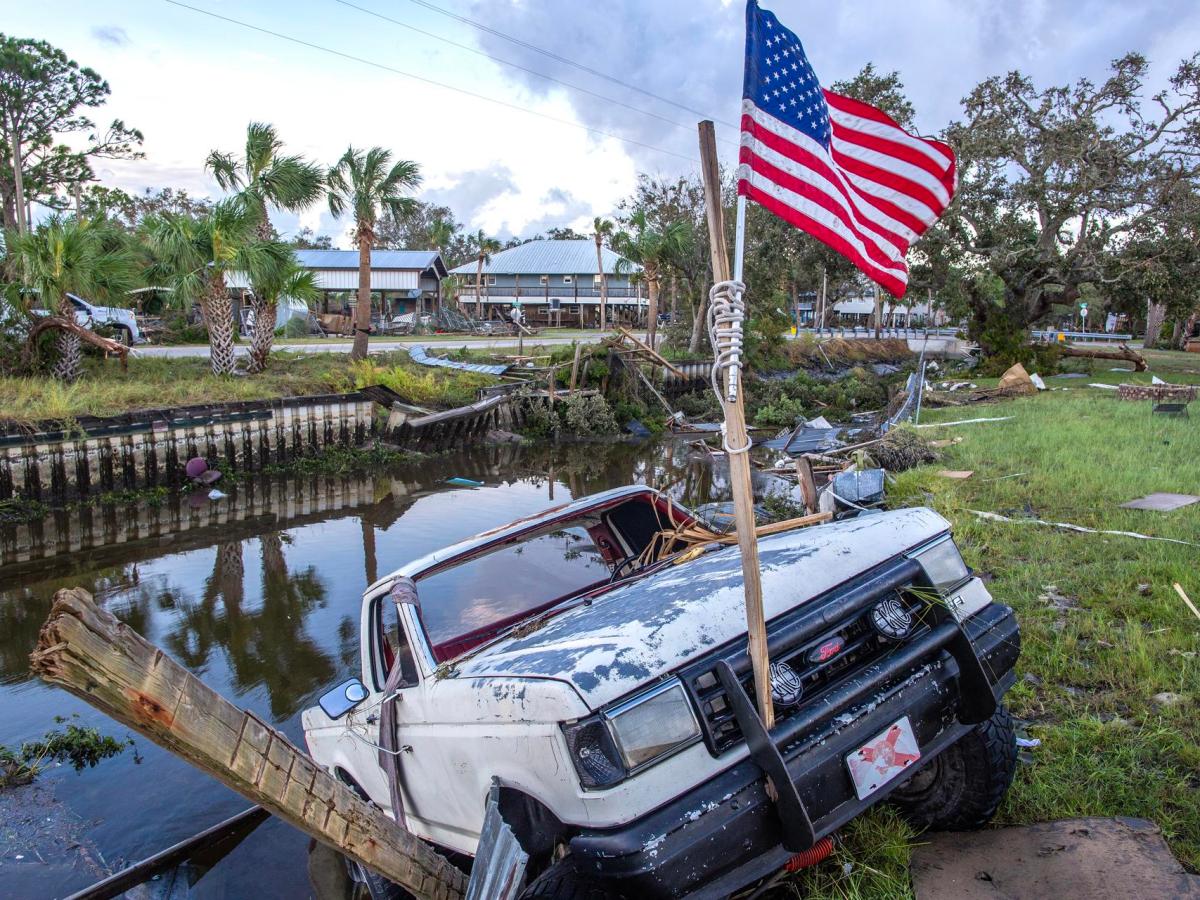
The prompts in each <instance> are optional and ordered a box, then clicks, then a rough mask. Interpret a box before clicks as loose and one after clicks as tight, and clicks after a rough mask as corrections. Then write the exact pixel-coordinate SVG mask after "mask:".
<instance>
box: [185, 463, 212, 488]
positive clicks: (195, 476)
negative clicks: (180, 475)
mask: <svg viewBox="0 0 1200 900" xmlns="http://www.w3.org/2000/svg"><path fill="white" fill-rule="evenodd" d="M183 472H184V474H185V475H187V477H188V479H189V480H190V481H191V482H192V484H199V485H205V484H212V483H213V482H215V481H218V480H219V479H220V477H221V472H220V470H219V469H210V468H209V467H208V460H206V459H204V458H203V457H201V456H194V457H192V458H191V459H189V460H188V461H187V465H185V466H184V467H183Z"/></svg>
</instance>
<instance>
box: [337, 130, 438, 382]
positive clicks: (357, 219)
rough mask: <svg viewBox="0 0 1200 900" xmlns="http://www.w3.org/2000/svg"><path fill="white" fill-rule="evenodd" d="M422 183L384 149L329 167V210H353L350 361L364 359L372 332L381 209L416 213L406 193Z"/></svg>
mask: <svg viewBox="0 0 1200 900" xmlns="http://www.w3.org/2000/svg"><path fill="white" fill-rule="evenodd" d="M420 183H421V172H420V167H419V166H418V165H417V164H416V163H415V162H410V161H409V160H406V159H402V160H399V161H398V162H396V163H394V164H393V163H392V151H390V150H385V149H383V148H382V147H372V148H371V149H370V150H366V151H363V150H355V149H354V148H353V147H351V148H350V149H348V150H347V151H346V153H345V154H344V155H343V156H342V158H341V159H339V160H338V162H337V165H335V166H334V167H333V168H332V169H330V170H329V174H328V175H327V176H326V178H325V184H326V187H327V188H328V192H329V211H330V212H331V213H332V214H333V215H334V217H335V218H337V217H340V216H341V215H342V213H344V212H345V211H346V210H347V209H349V210H351V211H352V212H353V213H354V241H355V243H356V244H358V304H357V306H356V307H355V309H354V347H353V348H352V349H351V351H350V359H352V360H355V359H366V356H367V335H368V334H369V333H370V331H371V248H372V247H374V246H375V224H376V223H377V222H378V221H379V216H380V215H381V213H382V211H384V210H387V211H388V212H390V213H391V214H392V215H393V216H402V215H405V214H407V213H410V212H412V210H413V208H414V204H415V201H414V200H413V199H412V198H411V197H405V196H403V192H405V191H407V190H411V189H413V188H415V187H417V185H419V184H420Z"/></svg>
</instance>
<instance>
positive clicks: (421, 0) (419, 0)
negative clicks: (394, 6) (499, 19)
mask: <svg viewBox="0 0 1200 900" xmlns="http://www.w3.org/2000/svg"><path fill="white" fill-rule="evenodd" d="M411 2H412V3H415V4H417V5H418V6H423V7H425V8H426V9H428V10H431V11H432V12H435V13H439V14H441V15H443V16H448V17H450V18H451V19H455V20H456V21H459V22H462V23H463V24H464V25H470V26H471V27H472V28H478V29H479V30H480V31H485V32H487V33H488V34H491V35H495V36H496V37H498V38H502V39H503V40H506V41H509V42H511V43H513V44H516V45H517V46H519V47H524V48H525V49H526V50H532V51H533V52H534V53H540V54H542V56H546V57H549V58H550V59H553V60H555V61H556V62H560V63H563V64H564V65H568V66H574V67H575V68H576V69H579V70H580V71H583V72H587V73H588V74H589V75H595V76H596V77H597V78H603V79H604V80H605V81H611V82H612V83H613V84H619V85H620V86H621V87H623V88H628V89H629V90H631V91H637V92H638V93H639V94H645V95H646V96H647V97H653V98H654V99H655V100H658V101H660V102H662V103H666V104H668V105H669V106H675V107H678V108H679V109H682V110H684V111H685V112H690V113H691V114H692V115H694V116H699V117H700V118H702V119H711V118H713V117H712V116H710V115H708V114H707V113H703V112H701V111H700V110H698V109H692V107H690V106H686V105H684V104H683V103H680V102H679V101H677V100H672V99H670V98H669V97H664V96H662V95H661V94H656V93H654V92H653V91H648V90H646V89H645V88H640V87H638V86H637V85H636V84H630V83H629V82H627V81H622V80H621V79H620V78H617V77H616V76H615V75H609V74H608V73H607V72H601V71H600V70H599V69H593V68H592V67H591V66H585V65H584V64H583V63H581V62H576V61H575V60H573V59H568V58H567V57H565V56H560V55H559V54H557V53H555V52H554V51H552V50H547V49H545V48H544V47H539V46H537V45H536V44H531V43H529V41H526V40H523V39H522V38H519V37H515V36H513V35H511V34H506V33H505V32H503V31H498V30H497V29H495V28H492V27H491V26H490V25H485V24H483V23H482V22H477V21H475V20H474V19H469V18H467V17H466V16H460V15H459V14H458V13H455V12H451V11H450V10H448V9H444V8H442V7H440V6H438V5H437V4H435V3H429V2H428V0H411ZM713 121H714V122H718V123H720V124H721V125H725V126H727V127H729V128H737V127H738V126H736V125H734V124H733V123H731V122H726V121H724V120H722V119H713Z"/></svg>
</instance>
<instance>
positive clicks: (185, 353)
mask: <svg viewBox="0 0 1200 900" xmlns="http://www.w3.org/2000/svg"><path fill="white" fill-rule="evenodd" d="M604 336H605V335H601V334H600V333H598V332H584V333H582V334H581V335H580V336H579V337H545V338H541V337H532V338H526V339H525V346H526V348H530V347H547V346H552V345H559V344H569V343H571V342H572V341H575V340H578V341H582V342H583V343H585V344H594V343H597V342H598V341H599V340H600V339H601V338H602V337H604ZM638 337H639V338H641V339H642V340H645V338H646V336H645V335H644V334H640V335H638ZM409 344H424V345H425V346H426V347H428V348H429V350H430V351H434V352H436V351H437V349H438V348H439V347H444V348H445V349H447V350H457V349H458V348H460V347H468V348H470V349H471V350H499V349H514V350H515V349H516V347H517V339H516V338H515V337H498V338H463V339H462V340H457V339H456V340H445V339H438V340H428V341H422V340H421V339H420V338H410V339H407V340H395V339H392V340H384V339H378V338H375V339H372V341H371V350H372V351H376V352H390V351H392V350H403V349H404V348H405V347H406V346H407V345H409ZM352 345H353V344H352V342H351V341H321V342H311V343H303V344H294V343H288V342H287V341H276V342H275V349H276V350H287V351H288V352H290V353H349V352H350V348H351V346H352ZM235 352H236V353H237V355H238V356H245V355H246V354H248V353H249V352H250V346H249V344H238V345H237V347H236V348H235ZM133 355H134V356H145V357H159V358H163V357H165V358H169V359H181V358H184V357H197V356H198V357H204V358H207V357H208V345H207V344H203V345H200V344H191V345H187V346H182V347H156V346H153V345H148V346H147V345H143V346H141V347H135V348H134V350H133Z"/></svg>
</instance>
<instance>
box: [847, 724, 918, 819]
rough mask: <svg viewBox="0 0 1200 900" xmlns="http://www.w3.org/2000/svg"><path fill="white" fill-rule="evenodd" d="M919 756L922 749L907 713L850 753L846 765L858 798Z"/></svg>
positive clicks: (875, 789)
mask: <svg viewBox="0 0 1200 900" xmlns="http://www.w3.org/2000/svg"><path fill="white" fill-rule="evenodd" d="M920 758H921V748H920V747H918V746H917V738H916V736H915V735H914V734H913V729H912V723H911V722H910V721H908V716H905V717H904V718H902V719H900V720H898V721H896V722H893V723H892V724H891V725H889V726H888V727H887V728H885V729H884V730H883V731H881V732H879V734H877V735H875V737H873V738H871V740H869V741H867V742H866V743H865V744H863V745H862V746H861V747H859V748H858V749H857V750H855V751H854V752H853V753H850V754H847V756H846V766H847V767H848V768H849V769H850V778H851V780H853V782H854V790H855V791H856V792H857V793H858V799H859V800H864V799H866V798H867V797H869V796H871V794H873V793H875V792H876V791H877V790H879V789H880V788H881V787H883V786H884V785H885V784H887V783H888V782H889V781H891V780H892V779H893V778H895V777H896V776H897V775H899V774H900V773H901V772H903V771H904V770H905V769H908V768H910V767H911V766H912V765H913V764H914V763H916V761H917V760H919V759H920Z"/></svg>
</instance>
